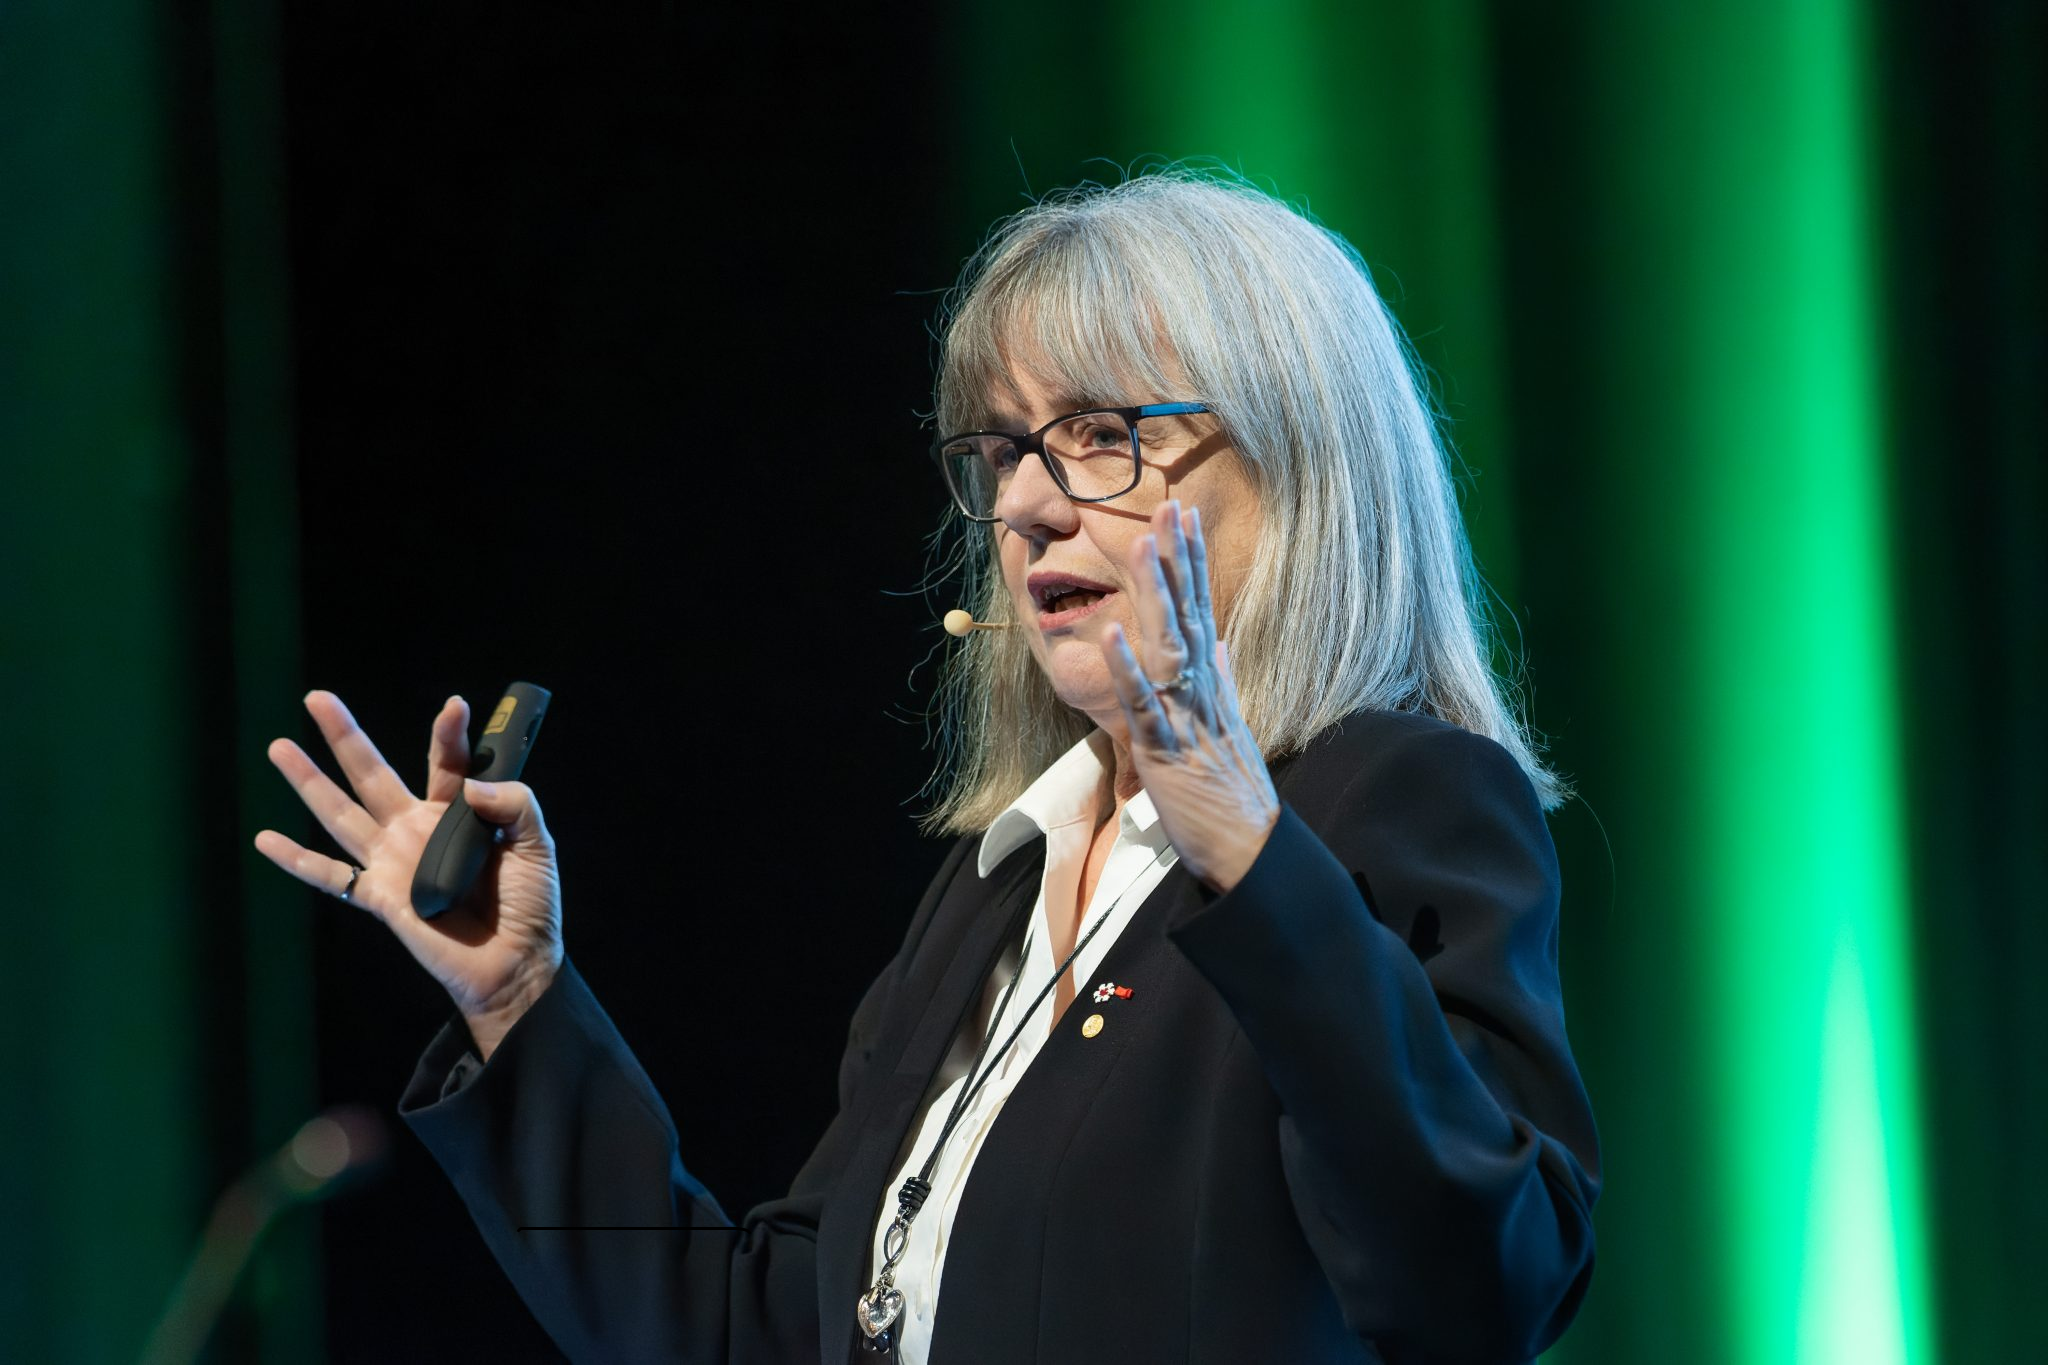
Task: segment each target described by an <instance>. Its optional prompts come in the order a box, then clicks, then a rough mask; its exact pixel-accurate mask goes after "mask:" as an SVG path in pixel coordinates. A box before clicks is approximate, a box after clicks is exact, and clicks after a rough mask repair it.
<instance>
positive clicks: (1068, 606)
mask: <svg viewBox="0 0 2048 1365" xmlns="http://www.w3.org/2000/svg"><path fill="white" fill-rule="evenodd" d="M1107 596H1109V594H1108V593H1106V592H1101V591H1098V590H1097V589H1095V588H1062V589H1061V590H1059V591H1058V592H1053V593H1048V594H1046V595H1045V596H1044V597H1041V598H1040V599H1039V600H1038V610H1039V614H1040V615H1044V616H1057V615H1059V614H1060V613H1061V612H1065V611H1073V610H1074V609H1076V608H1078V607H1092V606H1094V605H1095V604H1096V603H1097V602H1100V601H1101V600H1102V599H1103V598H1105V597H1107Z"/></svg>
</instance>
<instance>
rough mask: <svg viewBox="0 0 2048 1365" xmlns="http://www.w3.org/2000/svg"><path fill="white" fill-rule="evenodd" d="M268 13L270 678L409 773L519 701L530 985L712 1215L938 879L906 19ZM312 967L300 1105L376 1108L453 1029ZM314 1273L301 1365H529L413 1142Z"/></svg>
mask: <svg viewBox="0 0 2048 1365" xmlns="http://www.w3.org/2000/svg"><path fill="white" fill-rule="evenodd" d="M286 18H287V26H286V30H285V34H286V38H287V40H288V41H287V42H286V44H285V48H284V53H285V68H284V75H285V90H286V92H287V95H288V105H287V109H286V114H287V119H286V128H287V131H288V165H289V167H290V180H291V194H290V201H289V203H290V243H291V264H292V284H293V293H294V297H295V300H296V310H297V313H296V319H295V324H294V331H293V340H294V344H295V347H296V348H297V352H298V356H299V363H298V367H297V374H298V406H297V412H298V417H297V421H298V428H297V437H298V449H299V451H300V455H301V462H302V463H301V468H300V479H301V490H302V496H301V500H300V509H301V512H300V514H301V519H302V520H301V531H300V534H301V539H302V543H303V544H304V545H305V546H306V547H307V556H306V558H305V561H304V569H303V573H304V579H303V581H304V589H303V591H304V598H303V601H304V610H305V627H304V638H305V642H306V643H305V651H306V657H305V668H306V677H307V679H308V680H309V682H310V683H311V684H312V685H314V686H318V687H323V688H327V689H330V690H332V691H334V692H336V693H337V694H339V695H340V696H341V697H342V698H343V699H344V700H345V701H347V702H348V703H349V705H350V706H351V708H352V709H353V710H354V711H355V713H356V716H357V719H358V720H359V721H360V722H361V723H362V724H363V726H364V728H365V729H366V730H367V731H368V733H369V734H370V735H371V736H372V737H373V738H374V739H375V740H376V741H377V742H378V743H379V745H380V747H381V748H382V749H383V750H384V751H385V753H386V755H387V756H388V757H389V758H390V759H391V761H392V762H393V763H394V764H395V765H397V766H398V767H399V769H400V771H401V772H402V773H403V774H405V775H406V776H407V777H408V779H409V780H412V781H414V782H417V781H419V780H420V779H421V776H422V775H423V769H424V764H425V753H426V742H427V725H428V722H429V720H430V719H431V718H432V716H433V714H434V712H435V711H436V710H437V709H438V707H439V705H440V703H441V701H442V700H443V699H444V698H445V697H446V696H447V695H448V694H449V693H451V692H459V693H461V694H462V695H464V696H465V697H467V698H468V699H469V700H470V703H471V706H472V708H475V709H477V710H478V711H480V712H482V713H484V714H488V710H489V707H490V705H491V702H492V701H493V700H494V699H495V697H496V696H497V693H498V690H499V689H501V688H502V686H503V685H504V684H505V683H506V682H509V681H511V680H513V679H515V678H519V679H529V680H532V681H534V682H537V683H539V684H541V685H542V686H545V687H547V688H549V689H551V691H552V692H553V693H554V699H553V702H552V704H551V707H550V710H549V713H548V719H547V722H546V726H545V729H544V732H543V742H542V743H540V744H539V745H537V746H536V748H535V751H534V757H533V759H532V760H531V762H530V764H529V766H528V768H527V772H526V780H527V781H528V782H529V783H530V784H531V785H532V786H533V787H534V789H535V791H536V793H537V794H538V796H539V798H540V800H541V802H542V808H543V810H544V812H545V813H546V817H547V820H548V824H549V827H550V829H551V830H552V832H553V833H554V835H555V838H556V840H557V843H558V846H559V848H560V850H561V858H562V865H563V874H562V875H563V885H564V901H565V908H566V931H567V941H568V947H569V951H570V952H571V954H572V955H573V956H574V958H575V959H576V961H577V963H578V965H579V967H580V968H581V970H582V971H583V972H584V974H585V975H586V976H587V977H588V979H589V980H590V981H591V983H592V985H593V987H594V989H595V990H596V991H597V992H598V994H599V998H600V999H601V1000H602V1001H603V1002H604V1003H605V1004H606V1007H607V1008H608V1009H609V1010H610V1012H611V1013H612V1016H613V1018H614V1019H615V1020H616V1021H617V1022H618V1024H619V1027H620V1028H621V1030H622V1031H623V1032H624V1034H625V1036H626V1038H627V1039H628V1040H629V1041H630V1042H631V1043H632V1044H633V1045H634V1047H635V1049H636V1050H637V1051H638V1053H639V1055H640V1058H641V1061H642V1063H643V1065H644V1066H645V1067H646V1068H647V1071H648V1073H649V1075H650V1076H651V1078H652V1079H653V1081H654V1083H655V1086H656V1087H657V1089H658V1090H659V1091H660V1092H661V1093H662V1094H663V1095H664V1096H665V1097H667V1098H668V1099H669V1101H670V1104H671V1108H672V1110H673V1111H674V1113H675V1116H676V1119H677V1122H678V1126H679V1128H680V1130H681V1134H682V1141H683V1144H684V1151H685V1154H686V1155H685V1159H686V1160H687V1161H688V1162H689V1163H690V1165H691V1168H692V1170H693V1172H695V1173H696V1174H697V1175H698V1176H699V1177H700V1178H702V1179H703V1180H704V1181H705V1182H706V1183H707V1184H708V1185H709V1187H710V1188H711V1189H712V1190H713V1191H714V1192H716V1193H717V1194H718V1196H719V1198H720V1200H721V1201H722V1202H723V1204H724V1206H725V1208H726V1210H727V1212H728V1213H730V1214H732V1215H734V1216H738V1215H739V1214H740V1213H741V1212H742V1211H743V1210H744V1209H745V1208H747V1207H748V1206H749V1205H751V1204H752V1203H754V1202H756V1201H758V1200H760V1199H764V1198H767V1197H770V1196H772V1195H775V1194H779V1193H780V1192H781V1191H782V1190H783V1189H785V1188H787V1184H788V1181H789V1178H790V1177H791V1176H792V1175H793V1174H794V1173H795V1171H796V1168H797V1167H798V1166H799V1165H800V1164H801V1163H802V1161H803V1159H804V1157H805V1156H806V1155H807V1154H808V1153H809V1151H810V1148H811V1146H812V1145H813V1144H814V1142H815V1141H816V1138H817V1135H818V1134H819V1133H820V1132H822V1130H823V1125H824V1122H825V1120H826V1119H828V1118H829V1117H830V1114H831V1111H832V1108H833V1106H834V1103H835V1100H834V1083H835V1077H836V1074H837V1065H838V1051H839V1046H840V1043H841V1042H842V1041H843V1038H844V1028H845V1021H846V1019H847V1018H848V1017H849V1016H850V1015H851V1013H852V1009H853V1006H854V1004H855V1003H856V1002H857V1001H858V999H859V997H860V994H861V992H862V991H863V990H864V989H865V987H866V985H867V983H868V981H869V980H870V979H871V978H872V976H873V974H874V973H875V972H876V971H878V970H879V969H880V968H881V967H882V965H883V964H884V963H886V962H887V960H888V958H889V957H890V956H891V955H892V954H893V953H894V951H895V946H896V943H897V941H898V939H899V938H900V936H901V931H902V928H903V926H904V924H905V923H907V922H908V918H909V914H910V911H911V909H912V907H914V905H915V904H916V901H917V897H918V895H919V893H920V892H921V891H922V890H923V888H924V885H925V883H926V882H927V881H928V880H929V878H930V875H931V873H932V872H933V871H934V870H935V869H936V867H937V865H938V861H939V858H940V856H941V855H942V853H943V848H942V846H941V845H940V844H938V843H936V842H933V841H930V840H925V839H922V838H920V837H919V836H918V835H917V833H916V830H915V828H914V823H913V822H914V816H915V814H916V813H917V812H918V811H919V810H920V809H921V808H920V806H919V804H918V803H917V801H916V799H915V798H916V794H917V792H918V790H919V789H920V787H921V786H922V785H923V784H924V782H925V780H926V778H927V777H928V775H929V773H930V770H931V763H932V754H931V753H930V752H929V751H928V750H927V749H925V747H924V739H925V730H924V726H923V722H922V720H921V713H922V711H923V708H924V706H925V704H926V698H927V695H928V692H929V688H930V684H931V681H932V678H933V676H934V675H933V670H932V669H931V668H930V667H925V668H923V669H917V668H916V667H915V666H916V665H917V664H918V663H919V662H920V660H922V659H923V658H924V656H925V654H926V653H927V651H928V650H929V649H930V648H931V647H932V645H933V644H934V643H935V642H936V640H937V639H938V638H940V636H939V632H938V628H937V626H936V624H935V621H934V614H935V613H936V612H940V611H943V610H944V608H945V607H946V606H950V605H952V604H951V603H945V602H939V601H936V600H931V601H928V600H926V599H925V598H924V597H923V596H922V595H921V594H919V593H917V592H916V591H914V590H915V589H916V587H917V585H918V582H919V579H920V577H921V575H922V571H923V567H924V555H923V545H922V538H923V537H924V535H925V534H926V533H927V532H929V531H930V530H931V529H932V528H933V527H934V526H935V525H937V522H938V518H939V516H940V514H941V513H942V511H943V504H944V493H943V490H942V489H941V487H940V486H939V485H938V483H937V481H936V479H935V478H934V477H933V474H932V470H931V466H930V463H929V461H928V460H926V459H925V457H924V453H923V450H924V442H925V441H926V440H928V439H929V433H928V432H926V431H925V430H924V429H923V428H922V426H921V422H920V419H919V416H918V414H919V413H920V412H921V411H924V410H926V409H928V407H929V398H930V390H931V378H932V376H931V365H930V358H929V347H928V340H927V332H926V328H927V326H928V325H929V324H930V323H931V322H932V319H933V317H934V312H935V307H936V304H937V298H936V296H935V294H934V293H933V292H932V291H935V290H938V289H941V288H943V287H946V286H949V285H950V284H951V283H952V279H953V275H954V273H955V271H956V270H957V267H958V264H959V261H960V259H961V257H963V256H964V255H965V254H966V252H967V251H968V250H969V249H971V247H972V245H973V239H972V237H971V235H963V233H962V232H961V231H960V230H959V229H958V228H957V227H956V225H955V223H954V222H942V221H937V220H935V218H934V212H935V207H936V206H935V202H934V197H933V196H932V195H931V194H930V193H929V192H928V190H927V188H926V185H927V182H928V177H929V168H930V166H931V165H932V164H933V162H934V161H935V160H936V158H937V156H938V153H939V149H938V148H937V147H936V146H935V145H934V140H933V139H934V129H935V128H936V126H937V111H936V110H935V108H934V107H933V102H932V100H931V93H932V89H933V87H932V86H931V84H930V83H929V82H928V81H926V80H923V79H919V78H917V73H919V72H922V71H926V70H928V69H929V65H930V59H931V55H932V54H931V52H930V50H929V49H927V48H924V47H921V46H920V43H921V40H922V37H923V35H925V34H927V33H929V31H930V28H931V18H932V16H930V15H928V14H924V13H921V12H919V11H917V10H915V9H909V10H899V11H896V12H894V13H893V14H892V15H891V17H890V20H889V22H888V23H887V24H880V23H877V22H875V21H874V20H873V19H872V18H870V17H867V16H857V15H854V14H850V13H849V14H839V15H837V16H834V15H831V14H822V13H821V15H820V16H819V17H817V18H803V19H797V18H794V17H776V16H772V15H767V14H759V15H756V16H754V17H751V18H749V17H744V13H743V11H742V10H741V9H740V8H739V7H730V8H728V9H724V10H721V11H720V12H717V13H706V12H693V13H692V14H691V16H690V17H689V18H688V20H687V21H677V20H675V19H674V18H672V17H670V16H635V17H627V16H621V15H614V16H612V17H608V18H606V17H592V16H590V15H588V14H583V13H580V12H572V11H571V10H570V9H569V8H567V7H564V8H563V9H561V10H558V11H551V10H548V9H544V8H539V7H533V6H524V7H502V6H498V5H486V4H468V5H459V6H453V7H445V8H444V7H442V6H438V5H429V6H416V7H406V8H405V9H404V11H403V15H402V17H401V15H400V13H398V12H394V11H393V10H392V9H390V8H388V7H383V6H369V7H363V6H353V5H351V6H339V5H329V6H316V7H294V8H292V9H290V10H288V11H287V14H286ZM965 221H966V215H965V214H964V213H962V214H960V215H959V217H958V219H957V222H960V223H964V222H965ZM906 594H907V595H906ZM479 723H480V722H479ZM305 729H306V733H305V735H304V737H303V738H302V743H304V744H305V746H306V747H307V750H308V752H309V753H313V754H315V755H318V756H319V757H320V758H321V759H322V760H323V761H326V760H327V755H326V751H325V746H324V744H323V743H322V742H321V741H320V739H319V736H318V734H317V731H314V730H313V729H312V727H311V726H310V723H308V724H307V726H306V727H305ZM329 766H330V768H331V761H330V762H329ZM316 833H317V831H316ZM314 846H320V847H324V846H325V845H324V843H320V842H318V841H316V842H315V844H314ZM820 866H851V867H858V868H860V869H861V870H862V878H861V880H860V881H859V882H857V883H855V884H854V886H853V887H852V888H851V889H850V890H849V889H848V888H847V887H846V886H844V885H843V884H837V883H835V885H834V886H833V888H832V890H831V892H830V893H829V894H820V890H819V887H818V884H817V882H816V879H815V877H814V876H813V869H815V868H817V867H820ZM315 932H316V938H315V952H316V958H317V961H318V963H319V977H318V999H317V1002H316V1006H315V1013H316V1016H317V1018H318V1020H319V1055H320V1086H321V1090H322V1092H323V1093H325V1094H328V1095H334V1096H342V1095H359V1096H363V1097H366V1098H370V1097H374V1098H376V1099H382V1100H386V1101H394V1100H395V1099H396V1096H397V1092H398V1089H399V1087H400V1086H401V1085H402V1084H403V1083H404V1080H405V1078H406V1077H407V1076H408V1075H409V1074H410V1072H411V1068H412V1066H413V1063H414V1060H415V1059H416V1057H417V1055H418V1053H419V1051H420V1049H421V1048H422V1047H423V1046H424V1044H425V1042H426V1040H427V1038H428V1037H429V1036H430V1035H431V1033H432V1031H433V1029H434V1028H435V1027H436V1026H437V1025H438V1023H439V1022H440V1020H441V1019H442V1018H443V1017H445V1015H446V1014H447V1003H446V997H445V996H444V995H443V994H442V993H441V991H440V988H439V987H438V986H437V985H436V984H435V983H434V982H433V981H432V980H431V979H430V978H429V977H427V976H426V974H425V973H424V972H422V971H420V970H419V969H418V968H417V967H416V966H415V965H414V964H413V963H412V962H411V961H410V959H409V958H407V957H406V955H405V954H404V952H403V951H402V950H401V949H399V948H398V946H397V945H396V944H395V943H393V942H391V941H390V939H389V936H388V934H387V933H386V931H385V930H384V929H383V928H382V926H381V925H379V924H377V923H376V922H375V921H374V920H372V919H370V918H368V917H365V916H359V915H351V914H349V913H348V912H347V911H346V910H344V909H342V908H340V907H332V908H331V909H329V910H328V911H327V912H326V913H322V914H321V915H320V917H319V920H318V925H317V929H316V931H315ZM764 963H772V964H774V966H773V968H772V969H771V970H767V971H764V970H763V968H762V964H764ZM326 1253H327V1265H328V1277H327V1286H328V1292H329V1296H330V1297H329V1314H330V1317H329V1322H330V1327H329V1341H330V1344H331V1347H332V1351H333V1358H334V1359H335V1360H337V1361H355V1360H360V1361H365V1362H369V1361H379V1360H388V1359H390V1358H391V1357H390V1355H389V1354H388V1352H389V1351H390V1349H391V1348H392V1345H393V1344H394V1341H395V1340H399V1339H402V1340H403V1341H404V1342H406V1354H407V1358H411V1359H427V1358H430V1357H432V1356H433V1355H434V1354H435V1353H436V1350H437V1349H442V1350H446V1351H448V1352H449V1353H451V1356H452V1357H453V1358H460V1359H468V1360H481V1359H516V1360H527V1359H532V1360H545V1359H553V1358H556V1357H555V1353H554V1349H553V1347H552V1345H551V1344H550V1343H549V1341H548V1339H547V1338H546V1336H545V1334H544V1333H543V1332H542V1331H541V1330H540V1329H539V1327H538V1325H537V1324H535V1323H534V1321H533V1319H532V1318H531V1316H530V1315H529V1314H528V1312H527V1311H526V1309H525V1307H524V1305H523V1304H522V1303H521V1302H520V1300H519V1299H518V1297H517V1295H516V1294H514V1293H513V1291H512V1289H511V1287H510V1285H509V1282H508V1281H507V1280H506V1279H505V1277H504V1275H503V1273H502V1272H501V1271H500V1270H499V1269H498V1266H497V1263H496V1262H495V1261H494V1260H493V1259H492V1258H491V1257H490V1255H489V1253H488V1252H487V1251H486V1250H485V1248H484V1246H483V1243H482V1240H481V1239H480V1238H479V1237H478V1236H477V1234H476V1232H475V1230H474V1228H473V1226H472V1225H471V1224H470V1221H469V1217H468V1214H467V1212H466V1211H465V1210H464V1209H463V1208H462V1206H461V1204H460V1202H459V1201H458V1200H457V1198H456V1197H455V1195H454V1193H453V1191H452V1189H451V1187H450V1186H449V1184H448V1182H447V1180H446V1179H445V1177H444V1176H443V1175H442V1174H441V1172H440V1170H439V1168H438V1167H437V1166H435V1164H434V1163H433V1161H432V1159H431V1158H430V1157H429V1156H428V1155H427V1153H426V1150H425V1149H424V1148H423V1147H421V1146H420V1145H419V1144H418V1143H416V1142H414V1141H412V1140H411V1139H410V1137H409V1135H404V1134H401V1136H400V1139H399V1141H398V1142H397V1144H396V1148H395V1159H394V1160H393V1162H392V1166H391V1169H390V1171H389V1174H388V1175H387V1177H386V1178H385V1179H384V1180H383V1181H381V1182H380V1183H378V1184H376V1185H375V1186H373V1187H372V1188H369V1189H367V1190H365V1191H364V1192H363V1193H362V1194H360V1195H358V1196H356V1197H354V1198H352V1199H348V1200H344V1201H338V1202H336V1203H335V1204H333V1205H332V1206H331V1207H330V1209H329V1212H328V1215H327V1227H326Z"/></svg>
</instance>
